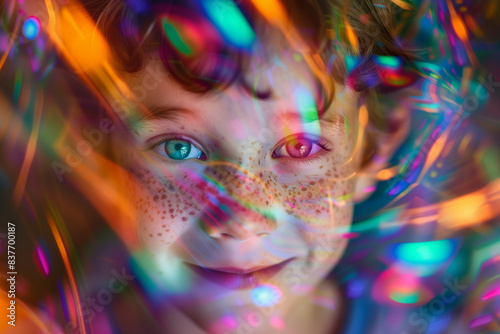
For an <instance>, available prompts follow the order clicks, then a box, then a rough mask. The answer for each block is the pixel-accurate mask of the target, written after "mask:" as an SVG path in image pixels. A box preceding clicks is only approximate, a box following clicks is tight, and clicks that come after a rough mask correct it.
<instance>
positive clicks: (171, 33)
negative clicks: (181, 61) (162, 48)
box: [161, 17, 193, 56]
mask: <svg viewBox="0 0 500 334" xmlns="http://www.w3.org/2000/svg"><path fill="white" fill-rule="evenodd" d="M161 24H162V26H163V30H164V31H165V34H166V35H167V37H168V39H169V40H170V42H171V43H172V44H173V45H174V47H175V48H176V49H177V50H179V51H180V52H182V53H183V54H185V55H186V56H190V55H191V54H192V53H193V52H192V51H191V49H190V48H189V46H188V45H187V44H186V42H185V41H184V40H183V39H182V36H181V34H180V33H179V31H178V30H177V29H176V28H175V27H174V26H173V25H172V24H171V23H170V22H168V21H167V18H165V17H164V18H162V19H161Z"/></svg>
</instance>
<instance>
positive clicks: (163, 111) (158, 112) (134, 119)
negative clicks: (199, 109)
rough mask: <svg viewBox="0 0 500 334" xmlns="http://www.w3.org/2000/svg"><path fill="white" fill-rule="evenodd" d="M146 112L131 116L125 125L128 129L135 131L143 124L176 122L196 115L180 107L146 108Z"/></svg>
mask: <svg viewBox="0 0 500 334" xmlns="http://www.w3.org/2000/svg"><path fill="white" fill-rule="evenodd" d="M144 110H145V111H135V112H134V113H133V114H132V115H131V116H129V117H127V119H126V120H125V124H126V125H127V127H128V128H130V129H135V128H137V127H138V126H140V125H141V124H142V123H146V122H148V121H153V120H158V119H165V120H171V121H176V120H179V119H180V118H181V117H185V116H186V115H190V116H193V115H194V112H193V111H192V110H189V109H186V108H183V107H179V106H156V107H151V108H144Z"/></svg>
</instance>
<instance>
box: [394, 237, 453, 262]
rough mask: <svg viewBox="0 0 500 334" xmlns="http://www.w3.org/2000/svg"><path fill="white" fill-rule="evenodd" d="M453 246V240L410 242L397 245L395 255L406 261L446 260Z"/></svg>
mask: <svg viewBox="0 0 500 334" xmlns="http://www.w3.org/2000/svg"><path fill="white" fill-rule="evenodd" d="M455 248H456V241H455V240H436V241H427V242H412V243H405V244H400V245H397V246H396V248H395V255H396V257H397V258H398V259H400V260H403V261H405V262H408V263H415V264H417V263H418V264H434V263H442V262H444V261H446V260H448V259H449V258H450V257H451V256H452V255H453V253H454V251H455Z"/></svg>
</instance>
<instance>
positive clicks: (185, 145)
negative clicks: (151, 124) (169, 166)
mask: <svg viewBox="0 0 500 334" xmlns="http://www.w3.org/2000/svg"><path fill="white" fill-rule="evenodd" d="M156 150H157V152H158V153H159V154H161V155H162V156H164V157H166V158H169V159H171V160H187V159H200V160H206V159H207V158H206V155H205V153H203V152H202V151H201V150H200V149H198V148H197V147H196V146H195V145H194V144H192V143H191V142H189V141H187V140H184V139H179V138H175V139H168V140H164V141H162V142H161V143H159V144H158V145H156Z"/></svg>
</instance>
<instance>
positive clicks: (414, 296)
mask: <svg viewBox="0 0 500 334" xmlns="http://www.w3.org/2000/svg"><path fill="white" fill-rule="evenodd" d="M389 297H390V298H391V299H392V300H394V301H396V302H398V303H401V304H415V303H416V302H418V293H417V292H410V293H402V292H391V294H390V295H389Z"/></svg>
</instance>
